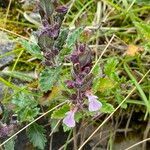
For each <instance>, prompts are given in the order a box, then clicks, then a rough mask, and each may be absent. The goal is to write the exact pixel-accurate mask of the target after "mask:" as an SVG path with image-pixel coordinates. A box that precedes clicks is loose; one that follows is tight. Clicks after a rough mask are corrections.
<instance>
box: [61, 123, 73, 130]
mask: <svg viewBox="0 0 150 150" xmlns="http://www.w3.org/2000/svg"><path fill="white" fill-rule="evenodd" d="M62 126H63V130H64V132H67V131H70V130H72V128H70V127H68V126H66V125H65V124H64V123H63V124H62Z"/></svg>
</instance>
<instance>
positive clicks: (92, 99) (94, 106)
mask: <svg viewBox="0 0 150 150" xmlns="http://www.w3.org/2000/svg"><path fill="white" fill-rule="evenodd" d="M85 95H86V96H87V97H88V101H89V111H98V110H99V109H100V108H101V107H102V103H101V102H100V101H98V100H97V99H98V97H97V96H95V95H93V94H92V93H91V92H89V91H88V92H86V94H85Z"/></svg>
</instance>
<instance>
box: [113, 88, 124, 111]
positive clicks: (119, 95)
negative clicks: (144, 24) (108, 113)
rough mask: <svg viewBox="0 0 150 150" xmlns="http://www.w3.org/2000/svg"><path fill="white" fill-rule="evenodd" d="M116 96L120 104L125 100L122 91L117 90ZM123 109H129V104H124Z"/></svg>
mask: <svg viewBox="0 0 150 150" xmlns="http://www.w3.org/2000/svg"><path fill="white" fill-rule="evenodd" d="M114 96H115V101H116V102H117V103H118V104H120V103H121V102H122V101H123V100H124V96H123V95H122V94H121V90H120V89H116V91H115V92H114ZM121 108H124V109H126V108H127V103H126V102H124V103H123V104H122V105H121Z"/></svg>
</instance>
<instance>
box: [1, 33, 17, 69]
mask: <svg viewBox="0 0 150 150" xmlns="http://www.w3.org/2000/svg"><path fill="white" fill-rule="evenodd" d="M14 48H15V43H14V42H13V41H12V40H10V39H9V38H8V35H7V34H6V33H4V32H2V31H0V56H1V55H4V54H5V53H7V52H10V51H12V50H13V49H14ZM13 58H14V55H9V56H5V57H2V58H0V68H1V67H3V66H5V65H7V64H8V63H9V62H11V61H12V60H13Z"/></svg>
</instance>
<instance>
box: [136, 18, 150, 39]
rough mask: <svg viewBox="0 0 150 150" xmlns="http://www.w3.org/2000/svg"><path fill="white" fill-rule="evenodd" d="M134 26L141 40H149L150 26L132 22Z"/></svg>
mask: <svg viewBox="0 0 150 150" xmlns="http://www.w3.org/2000/svg"><path fill="white" fill-rule="evenodd" d="M134 25H135V27H136V29H137V30H138V32H139V33H140V34H139V35H140V37H141V38H142V39H145V38H146V39H147V40H150V24H146V23H142V22H136V21H134Z"/></svg>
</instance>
